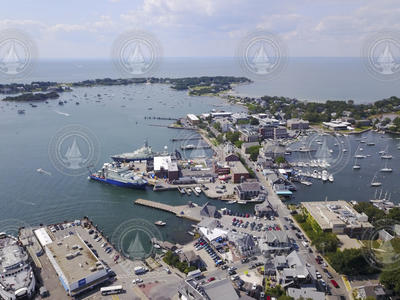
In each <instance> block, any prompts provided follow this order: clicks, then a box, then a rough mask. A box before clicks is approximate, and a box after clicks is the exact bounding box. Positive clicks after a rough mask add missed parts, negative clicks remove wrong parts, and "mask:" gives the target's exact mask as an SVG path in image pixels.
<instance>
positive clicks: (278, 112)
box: [0, 76, 400, 132]
mask: <svg viewBox="0 0 400 300" xmlns="http://www.w3.org/2000/svg"><path fill="white" fill-rule="evenodd" d="M153 83H158V84H169V85H170V87H171V88H172V89H175V90H177V91H188V94H189V95H192V96H206V95H209V96H220V97H222V98H224V99H225V100H227V101H229V102H230V103H235V104H241V105H244V106H246V107H247V109H248V111H249V113H250V114H256V113H266V112H268V113H270V114H271V115H274V116H275V117H277V118H278V119H286V120H288V119H293V118H299V119H303V120H306V121H309V122H310V124H312V125H316V126H320V125H321V124H322V123H323V122H330V121H332V120H336V119H340V118H341V119H348V120H349V121H351V120H353V121H354V124H355V126H356V128H357V129H358V130H363V129H367V128H371V127H375V126H377V125H378V123H379V125H383V126H387V125H388V127H390V128H386V129H387V130H392V131H393V132H400V118H399V117H398V118H387V115H389V114H399V115H400V98H398V97H396V96H392V97H390V98H387V99H382V100H378V101H375V102H372V103H367V104H355V103H354V101H353V100H347V101H344V100H327V101H325V102H312V101H301V100H298V99H295V98H288V97H279V96H262V97H244V96H237V95H232V94H231V93H227V92H228V91H231V90H232V88H233V86H234V85H235V84H245V83H251V80H250V79H248V78H246V77H235V76H200V77H183V78H168V77H167V78H156V77H150V78H118V79H112V78H103V79H90V80H84V81H78V82H72V83H57V82H51V81H43V82H40V81H35V82H32V83H27V84H23V83H10V84H0V94H19V95H17V96H7V97H5V98H4V99H3V101H45V100H48V99H57V98H58V97H59V94H60V93H63V92H69V91H72V88H75V87H94V86H118V85H132V84H153ZM365 120H369V121H370V122H369V123H371V124H369V123H367V122H365ZM353 121H352V122H353Z"/></svg>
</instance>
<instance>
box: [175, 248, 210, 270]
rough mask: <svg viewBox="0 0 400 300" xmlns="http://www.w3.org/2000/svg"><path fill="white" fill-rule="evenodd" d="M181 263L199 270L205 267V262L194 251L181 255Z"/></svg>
mask: <svg viewBox="0 0 400 300" xmlns="http://www.w3.org/2000/svg"><path fill="white" fill-rule="evenodd" d="M179 261H180V262H187V263H188V265H189V266H194V267H197V268H201V267H203V265H204V262H203V261H202V260H201V258H200V256H198V255H197V254H196V253H195V252H194V251H193V250H190V251H185V252H181V253H179Z"/></svg>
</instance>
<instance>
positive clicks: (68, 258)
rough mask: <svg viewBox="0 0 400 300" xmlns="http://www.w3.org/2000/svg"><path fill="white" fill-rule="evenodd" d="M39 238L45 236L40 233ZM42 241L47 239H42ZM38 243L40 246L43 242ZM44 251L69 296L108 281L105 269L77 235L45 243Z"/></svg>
mask: <svg viewBox="0 0 400 300" xmlns="http://www.w3.org/2000/svg"><path fill="white" fill-rule="evenodd" d="M35 234H36V233H35ZM36 236H38V234H36ZM40 236H42V237H43V236H45V234H44V233H43V232H42V233H40ZM44 240H49V238H48V237H44ZM40 243H41V244H42V243H43V240H42V241H40ZM44 249H45V253H46V255H47V257H48V259H49V261H50V263H51V264H52V266H53V268H54V269H55V271H56V272H57V275H58V277H59V280H60V282H61V284H62V286H63V287H64V289H65V291H66V292H67V294H68V295H69V296H75V295H78V294H80V293H82V292H84V291H86V290H88V289H91V288H93V287H94V286H96V285H99V284H101V283H103V282H105V281H106V280H108V279H109V275H108V272H107V270H106V267H105V266H104V265H103V263H102V262H101V261H100V260H99V259H98V258H97V257H96V256H95V255H94V253H93V252H92V250H91V249H90V248H89V247H88V246H87V245H86V243H85V242H84V241H83V240H82V238H81V237H80V236H79V234H74V235H69V236H65V237H63V238H62V239H59V240H52V241H51V242H50V243H48V242H46V243H45V246H44Z"/></svg>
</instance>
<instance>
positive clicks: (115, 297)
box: [111, 295, 119, 300]
mask: <svg viewBox="0 0 400 300" xmlns="http://www.w3.org/2000/svg"><path fill="white" fill-rule="evenodd" d="M111 299H112V300H119V297H118V295H112V296H111Z"/></svg>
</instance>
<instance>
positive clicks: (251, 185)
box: [235, 182, 261, 200]
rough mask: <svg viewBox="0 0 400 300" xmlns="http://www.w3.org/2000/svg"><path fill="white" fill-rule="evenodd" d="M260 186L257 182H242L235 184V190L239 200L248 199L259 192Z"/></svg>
mask: <svg viewBox="0 0 400 300" xmlns="http://www.w3.org/2000/svg"><path fill="white" fill-rule="evenodd" d="M260 191H261V186H260V184H259V183H258V182H242V183H241V184H239V185H237V186H235V192H236V194H237V195H238V197H239V199H241V200H250V199H253V198H255V197H257V196H258V195H259V194H260Z"/></svg>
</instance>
